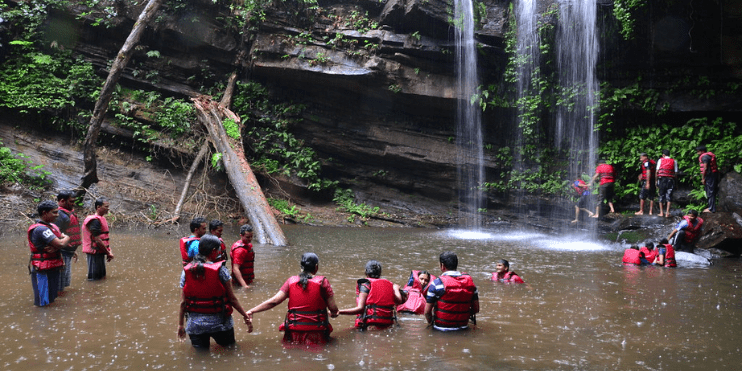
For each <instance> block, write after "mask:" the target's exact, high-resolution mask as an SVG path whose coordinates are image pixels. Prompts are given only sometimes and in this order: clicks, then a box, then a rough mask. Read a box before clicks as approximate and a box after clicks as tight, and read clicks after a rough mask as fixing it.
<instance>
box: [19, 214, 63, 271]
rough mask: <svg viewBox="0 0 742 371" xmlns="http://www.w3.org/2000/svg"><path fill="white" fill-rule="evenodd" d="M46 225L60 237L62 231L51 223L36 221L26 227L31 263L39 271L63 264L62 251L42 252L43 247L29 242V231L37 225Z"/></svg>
mask: <svg viewBox="0 0 742 371" xmlns="http://www.w3.org/2000/svg"><path fill="white" fill-rule="evenodd" d="M41 226H44V227H47V228H49V230H51V231H52V233H54V235H55V236H57V238H62V232H61V231H60V230H59V228H57V226H56V225H54V224H53V223H49V224H47V223H44V222H40V221H39V222H36V223H34V224H31V226H29V227H28V231H27V233H26V237H27V238H28V247H29V248H31V265H32V266H33V267H34V268H36V270H39V271H46V270H50V269H54V268H59V267H62V266H64V260H62V253H60V252H59V250H57V251H55V252H44V248H43V247H37V246H34V244H33V242H31V232H33V230H34V229H36V228H38V227H41Z"/></svg>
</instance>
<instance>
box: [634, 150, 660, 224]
mask: <svg viewBox="0 0 742 371" xmlns="http://www.w3.org/2000/svg"><path fill="white" fill-rule="evenodd" d="M639 161H640V162H639V169H640V170H641V174H640V175H639V181H640V182H641V190H640V191H639V211H637V212H635V213H634V215H644V201H645V200H646V199H649V215H652V209H654V194H655V193H657V188H656V187H655V171H656V170H655V166H656V165H657V164H656V163H655V162H654V160H652V159H650V158H649V156H647V154H646V153H640V154H639ZM660 213H662V211H660Z"/></svg>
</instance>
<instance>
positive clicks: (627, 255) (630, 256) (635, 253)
mask: <svg viewBox="0 0 742 371" xmlns="http://www.w3.org/2000/svg"><path fill="white" fill-rule="evenodd" d="M623 263H624V264H635V265H641V264H642V260H641V255H640V251H639V250H634V249H626V251H624V252H623Z"/></svg>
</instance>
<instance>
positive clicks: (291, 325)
mask: <svg viewBox="0 0 742 371" xmlns="http://www.w3.org/2000/svg"><path fill="white" fill-rule="evenodd" d="M324 280H325V277H324V276H314V277H312V278H310V279H309V280H307V287H306V289H302V288H301V286H300V285H299V276H293V277H291V278H290V279H289V292H288V294H289V310H288V313H286V319H285V320H284V323H282V324H281V326H279V328H278V330H279V331H326V332H327V333H330V332H332V326H331V325H330V322H329V320H328V318H327V302H325V299H324V298H323V297H322V281H324Z"/></svg>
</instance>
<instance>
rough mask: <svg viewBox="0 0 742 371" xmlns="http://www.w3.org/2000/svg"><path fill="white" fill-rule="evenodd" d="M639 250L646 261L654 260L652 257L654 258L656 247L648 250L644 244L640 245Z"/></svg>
mask: <svg viewBox="0 0 742 371" xmlns="http://www.w3.org/2000/svg"><path fill="white" fill-rule="evenodd" d="M639 251H641V252H643V253H644V258H645V259H647V261H648V262H650V263H651V262H653V261H654V258H656V257H657V254H658V252H657V249H652V250H649V248H648V247H646V246H642V248H641V249H639Z"/></svg>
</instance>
